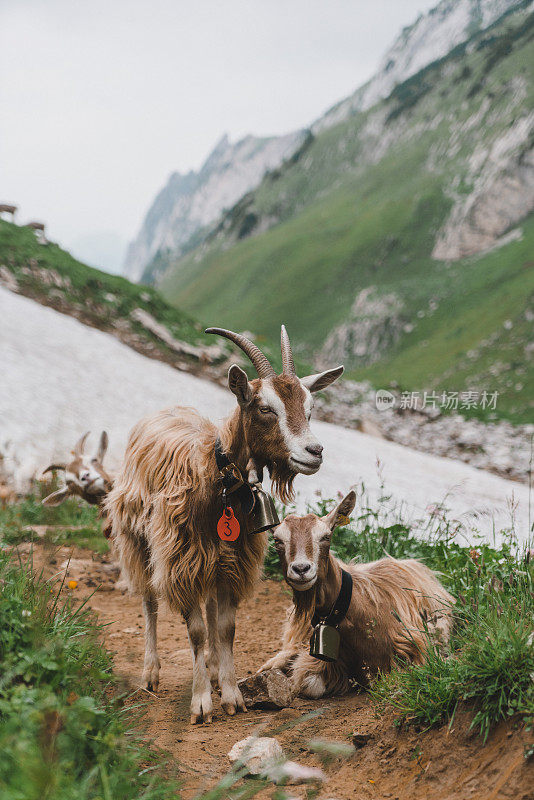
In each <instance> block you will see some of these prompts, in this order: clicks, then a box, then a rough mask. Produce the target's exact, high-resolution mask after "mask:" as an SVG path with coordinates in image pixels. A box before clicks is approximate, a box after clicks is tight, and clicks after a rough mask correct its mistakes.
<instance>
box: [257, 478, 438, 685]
mask: <svg viewBox="0 0 534 800" xmlns="http://www.w3.org/2000/svg"><path fill="white" fill-rule="evenodd" d="M355 502H356V495H355V494H354V492H350V493H349V494H348V495H347V496H346V497H345V498H344V499H343V500H342V501H341V503H340V504H339V505H338V506H337V507H336V508H335V509H334V510H333V511H331V512H330V514H328V515H327V516H325V517H317V516H316V515H315V514H308V515H307V516H305V517H297V516H294V515H290V516H288V517H286V518H285V520H284V521H283V522H282V523H281V525H279V526H278V527H277V528H276V529H275V531H274V543H275V546H276V549H277V551H278V555H279V558H280V563H281V566H282V572H283V574H284V577H285V579H286V581H287V583H288V584H289V585H290V586H291V588H292V589H293V609H292V611H291V613H290V615H289V617H288V621H287V622H286V625H285V628H284V633H283V639H282V650H281V651H280V652H279V653H278V654H277V655H275V656H274V657H273V658H271V659H269V661H267V662H266V663H265V664H264V665H263V666H262V667H261V669H260V670H259V671H260V672H261V671H263V670H265V669H272V668H274V667H277V668H279V669H283V670H289V669H290V670H291V675H292V680H293V686H294V689H295V691H296V692H297V693H299V694H302V695H304V696H306V697H313V698H317V697H323V696H324V695H327V694H345V693H346V692H347V691H348V690H349V688H350V680H351V679H353V680H356V681H357V682H358V683H359V684H361V685H365V684H366V683H368V681H369V679H370V678H371V677H372V676H374V675H376V674H377V673H378V672H379V671H381V672H384V671H389V670H390V669H391V668H392V667H393V665H394V664H395V662H396V660H398V659H403V660H406V661H410V662H412V663H415V664H418V663H421V662H422V660H423V658H424V654H425V652H426V650H427V649H428V647H429V644H430V639H429V635H430V637H432V638H435V639H436V640H437V641H438V642H441V643H446V642H447V641H448V639H449V634H450V629H451V625H452V613H451V608H452V604H453V602H454V600H453V598H452V597H451V595H450V594H449V593H448V592H447V591H446V590H445V589H444V588H443V586H442V585H441V584H440V583H439V581H438V580H437V578H436V577H435V575H434V574H433V573H432V572H431V571H430V570H429V569H428V567H425V566H424V564H421V563H420V562H419V561H415V560H414V559H406V560H397V559H395V558H391V557H387V558H382V559H380V560H379V561H372V562H371V563H369V564H353V563H350V564H345V563H343V562H342V561H340V560H339V559H338V558H336V557H335V556H333V555H332V553H331V552H330V538H331V536H332V531H333V530H334V528H335V527H336V525H338V524H339V519H340V517H345V516H348V515H349V514H350V513H351V511H352V509H353V508H354V504H355ZM343 571H346V572H348V573H349V574H350V576H351V577H352V595H350V594H349V597H350V605H349V607H348V611H347V612H346V614H345V616H344V618H343V619H342V620H341V622H340V623H339V625H338V629H339V634H340V640H341V641H340V651H339V657H338V658H337V660H336V661H334V662H326V661H322V660H318V659H316V658H314V657H313V656H311V655H309V653H307V652H304V651H303V644H306V645H307V644H308V642H309V640H310V636H311V634H312V625H311V620H312V616H313V615H314V614H315V615H316V619H325V618H327V617H328V616H329V615H330V613H331V611H332V609H333V608H334V607H335V604H336V602H337V599H338V597H339V596H340V590H341V584H342V572H343ZM349 585H350V581H349ZM349 592H350V590H349Z"/></svg>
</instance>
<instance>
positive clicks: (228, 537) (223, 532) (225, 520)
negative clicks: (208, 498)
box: [217, 506, 240, 542]
mask: <svg viewBox="0 0 534 800" xmlns="http://www.w3.org/2000/svg"><path fill="white" fill-rule="evenodd" d="M239 531H240V527H239V522H238V520H237V519H236V518H235V516H234V512H233V511H232V507H231V506H227V507H226V508H225V509H224V510H223V513H222V514H221V516H220V517H219V521H218V523H217V533H218V534H219V539H222V541H223V542H235V540H236V539H238V538H239Z"/></svg>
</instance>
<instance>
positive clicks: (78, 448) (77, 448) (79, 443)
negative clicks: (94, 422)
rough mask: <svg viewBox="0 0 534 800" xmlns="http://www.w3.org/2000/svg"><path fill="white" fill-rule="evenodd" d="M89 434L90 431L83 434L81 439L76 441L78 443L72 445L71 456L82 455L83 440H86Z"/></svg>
mask: <svg viewBox="0 0 534 800" xmlns="http://www.w3.org/2000/svg"><path fill="white" fill-rule="evenodd" d="M90 433H91V431H87V433H84V435H83V436H82V437H81V439H78V441H77V442H76V444H75V445H74V450H73V451H72V452H73V455H75V456H81V455H83V449H84V447H85V440H86V439H87V437H88V436H89V434H90Z"/></svg>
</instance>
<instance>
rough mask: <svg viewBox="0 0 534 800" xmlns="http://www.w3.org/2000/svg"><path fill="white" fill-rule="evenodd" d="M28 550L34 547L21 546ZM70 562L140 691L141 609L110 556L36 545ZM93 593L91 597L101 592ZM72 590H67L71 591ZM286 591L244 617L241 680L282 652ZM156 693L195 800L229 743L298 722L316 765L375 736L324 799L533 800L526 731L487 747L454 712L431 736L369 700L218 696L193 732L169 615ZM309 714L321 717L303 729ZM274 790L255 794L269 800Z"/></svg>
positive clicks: (339, 770)
mask: <svg viewBox="0 0 534 800" xmlns="http://www.w3.org/2000/svg"><path fill="white" fill-rule="evenodd" d="M22 549H23V550H27V546H25V545H23V546H22ZM69 556H71V557H72V560H71V565H70V567H69V570H68V578H69V579H75V580H77V581H78V586H77V587H76V589H75V590H73V593H74V595H75V596H76V597H77V598H79V599H82V598H85V597H87V596H88V595H89V594H90V593H91V592H94V594H93V596H92V597H91V598H90V600H89V605H90V606H91V608H92V609H94V611H95V612H96V613H97V614H98V616H99V618H100V620H101V621H102V622H103V623H105V624H106V627H105V629H104V630H105V641H106V645H107V647H108V649H109V650H110V651H111V652H112V653H113V656H114V663H115V670H116V672H117V673H118V674H119V675H121V676H123V677H124V679H125V681H126V682H127V684H128V686H129V687H130V688H132V689H134V688H135V687H140V686H141V682H140V677H141V671H142V664H143V618H142V614H141V608H140V602H139V601H138V600H137V599H135V598H132V597H129V596H128V595H127V594H123V593H122V592H121V591H120V590H119V589H117V588H116V586H115V582H114V581H115V577H116V574H115V573H114V571H113V569H112V568H110V557H109V556H104V557H100V556H95V554H93V553H90V552H89V551H81V550H75V551H74V552H73V548H66V547H63V548H59V549H56V550H53V551H51V550H46V549H45V548H44V547H43V546H41V545H36V546H35V553H34V562H35V563H36V565H37V566H39V567H40V566H43V567H44V569H45V572H46V573H47V574H48V575H51V574H53V573H60V572H61V574H63V573H64V569H62V565H63V564H64V562H65V560H66V559H68V558H69ZM95 588H96V591H95ZM65 591H67V590H65ZM288 604H289V594H288V592H287V589H286V587H285V585H284V584H281V583H277V582H274V581H265V582H264V583H262V584H261V585H260V586H259V588H258V591H257V592H256V595H255V596H254V597H253V598H252V599H251V600H249V601H248V602H247V603H245V604H244V605H243V606H242V607H241V609H240V611H239V613H238V621H237V631H236V642H235V657H236V670H237V674H238V676H239V677H244V676H246V675H247V674H250V673H251V672H253V671H254V670H256V669H257V668H258V666H260V665H261V663H262V662H263V661H264V660H265V659H266V658H267V657H269V656H271V655H273V654H274V653H275V652H276V651H277V649H278V642H279V636H280V631H281V626H282V621H283V618H284V612H285V609H286V607H287V605H288ZM158 632H159V653H160V660H161V665H162V669H161V676H160V681H161V682H160V690H159V691H158V694H157V696H155V695H154V696H150V695H149V694H148V693H147V692H145V691H144V690H142V689H139V692H140V695H142V698H143V700H148V701H149V703H148V709H147V715H146V725H147V728H146V730H147V736H148V737H149V738H150V739H151V740H153V741H154V743H155V744H156V745H157V746H159V747H161V748H163V749H164V750H167V751H168V752H169V753H170V754H171V756H172V758H173V760H175V762H176V763H177V766H178V769H179V771H180V773H181V775H182V778H183V782H184V789H183V796H184V798H186V800H190V798H193V797H195V796H196V795H197V793H199V792H200V791H201V790H203V789H206V788H208V787H210V786H213V784H214V783H215V782H216V780H217V779H218V778H220V777H221V776H222V775H224V773H225V772H226V771H227V770H228V768H229V762H228V759H227V753H228V751H229V750H230V748H231V746H232V745H233V744H234V742H236V741H238V740H239V739H242V738H244V737H245V736H248V735H250V734H251V733H252V732H254V731H256V730H258V729H260V730H261V731H262V732H263V734H264V735H269V734H272V733H273V732H275V731H277V729H279V728H280V727H282V726H284V724H286V723H297V724H295V725H294V726H288V727H286V729H285V730H282V731H279V732H277V733H276V736H277V738H278V740H279V741H280V743H281V745H282V747H283V748H284V751H285V753H286V755H287V756H288V757H289V758H293V759H295V760H297V761H299V762H301V763H303V764H307V765H310V766H321V764H320V761H319V759H318V756H316V755H314V754H313V753H311V752H310V751H309V749H308V748H307V742H309V741H310V740H311V739H313V738H324V739H331V740H337V741H345V742H347V741H350V738H351V735H352V733H353V732H358V733H366V734H371V738H370V740H369V742H368V743H367V744H366V745H365V746H364V747H362V748H361V749H359V750H357V751H356V753H355V754H354V756H352V757H351V758H349V759H348V760H343V761H341V760H336V761H334V762H332V763H331V764H329V765H328V766H326V768H325V771H326V772H327V775H328V782H327V783H326V784H325V786H324V787H323V789H322V790H321V792H320V795H319V797H320V798H337V799H338V800H345V799H346V800H353V799H354V800H360V799H361V800H364V799H365V800H368V799H372V798H391V799H392V800H393V799H394V798H397V799H398V800H448V799H449V798H451V800H468V798H469V799H471V798H477V800H478V798H480V800H504V799H505V798H514V800H532V799H533V798H534V766H533V765H532V761H531V762H530V763H527V762H526V761H525V759H524V757H523V749H524V746H525V744H527V742H529V741H532V736H531V734H528V733H527V732H526V731H525V730H524V729H523V728H521V727H519V728H516V727H514V726H513V725H512V724H510V723H506V724H502V725H500V726H498V727H497V729H496V730H495V731H493V733H492V734H491V736H490V737H489V740H488V742H487V744H486V745H485V746H483V745H482V742H481V740H480V738H479V737H478V736H476V735H474V734H472V733H469V731H468V727H469V716H468V715H467V713H461V714H459V715H458V717H457V719H456V721H455V724H454V727H453V729H452V730H451V731H448V730H447V728H446V727H444V728H442V729H440V730H432V731H428V732H425V733H417V732H415V731H414V730H413V729H405V730H399V729H398V728H397V727H396V726H395V725H394V720H393V719H392V718H390V717H381V718H380V719H376V718H375V717H374V715H373V712H372V709H371V707H370V703H369V699H368V697H367V696H366V695H365V694H353V695H350V696H348V697H344V698H337V699H336V698H330V699H327V700H321V701H315V702H313V701H305V700H301V699H297V700H295V701H294V703H293V706H292V707H291V708H289V709H285V710H283V711H278V712H266V711H249V712H248V713H247V714H239V715H238V716H237V717H233V718H230V717H227V716H226V715H225V714H224V713H223V712H222V709H221V707H220V704H219V702H218V699H215V704H214V721H213V724H212V725H200V726H191V725H190V723H189V702H190V697H191V679H192V668H191V658H190V652H189V645H188V640H187V633H186V627H185V624H184V623H183V622H182V620H181V619H179V618H177V617H176V615H174V614H171V613H170V612H169V611H168V610H167V609H165V608H163V609H162V610H161V613H160V619H159V626H158ZM311 711H315V712H317V711H320V714H318V716H315V717H313V718H311V719H306V720H304V721H300V722H298V720H299V718H300V717H302V716H303V715H305V714H308V713H309V712H311ZM288 791H289V794H290V795H291V796H292V797H295V798H304V797H306V792H305V789H304V787H302V786H297V787H291V788H290V789H289V788H288ZM271 794H272V790H270V791H269V792H263V793H262V794H261V795H260V797H270V796H271Z"/></svg>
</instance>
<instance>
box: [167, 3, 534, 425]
mask: <svg viewBox="0 0 534 800" xmlns="http://www.w3.org/2000/svg"><path fill="white" fill-rule="evenodd" d="M529 6H532V4H531V3H523V4H521V8H520V10H519V11H517V12H516V13H514V14H509V15H507V16H506V17H505V18H504V19H503V20H501V21H499V22H498V23H496V24H495V25H493V26H492V27H491V28H490V29H488V30H487V31H485V32H483V33H481V34H477V35H476V36H474V37H472V38H471V39H470V40H469V42H467V43H464V44H462V45H459V46H458V47H456V48H455V49H454V50H453V51H452V53H451V54H449V55H448V56H447V57H445V58H443V59H441V60H440V61H438V62H435V63H433V64H431V65H429V66H428V67H426V68H425V69H424V70H422V71H421V72H419V73H418V74H417V75H415V76H413V77H412V78H410V79H408V80H407V81H406V82H404V83H402V84H399V85H398V86H396V87H395V89H394V90H393V92H392V94H391V95H390V97H389V98H387V99H386V100H385V101H382V102H380V103H379V104H377V105H376V106H374V107H373V108H372V109H369V110H368V111H366V112H362V113H360V114H357V115H355V116H352V117H349V118H348V119H347V120H345V121H344V122H342V123H340V124H338V125H335V126H333V127H330V128H328V129H326V130H324V131H322V132H320V133H318V134H317V135H314V136H309V137H308V138H307V139H306V141H305V142H304V144H303V145H302V147H301V148H300V150H299V151H297V153H296V154H295V155H294V156H293V158H292V159H291V160H290V162H287V163H286V164H285V165H284V166H283V167H282V168H280V169H279V170H276V171H273V172H271V173H270V174H269V175H267V176H266V178H265V179H264V180H263V181H262V183H261V184H260V186H259V187H258V189H256V190H255V191H254V192H252V193H250V194H249V195H248V196H247V197H245V198H243V200H242V201H241V202H240V203H238V204H237V205H236V206H235V207H234V209H232V210H231V211H230V212H229V213H228V214H226V215H225V216H224V218H223V219H222V220H221V222H220V224H219V225H218V227H217V228H216V230H215V232H214V233H212V235H211V237H209V238H208V240H207V241H206V242H205V243H204V244H203V245H202V246H201V247H199V248H198V249H197V250H196V251H194V252H192V253H191V254H189V255H188V256H186V257H185V258H184V259H181V260H180V261H179V262H178V263H176V265H174V267H172V268H170V269H169V270H168V271H167V273H166V275H165V276H164V278H163V280H162V281H161V289H162V291H163V292H164V293H165V294H166V296H168V297H169V298H170V299H171V300H172V301H173V302H178V303H180V304H181V305H182V306H183V307H185V308H187V309H188V310H190V311H192V312H194V313H195V314H197V315H198V316H200V317H202V318H203V319H208V318H214V317H217V319H219V320H221V322H222V324H226V325H230V326H234V327H237V328H239V327H250V319H251V318H252V319H254V331H255V332H256V333H259V334H262V335H265V336H267V337H274V336H275V335H276V331H277V328H278V326H279V324H280V322H281V321H285V322H287V323H288V324H289V323H291V329H290V332H291V334H292V337H293V339H294V340H295V341H296V342H297V343H299V344H300V348H301V354H302V355H303V356H304V357H310V356H315V358H316V360H317V361H318V362H319V363H321V362H323V361H324V360H331V359H332V358H335V357H337V358H343V359H344V360H345V361H346V362H347V363H348V364H349V366H351V367H352V370H353V374H354V375H356V376H358V377H361V376H364V377H367V378H369V379H371V380H373V381H376V380H379V381H380V383H381V384H382V385H383V384H384V383H386V384H387V383H389V382H390V381H395V382H396V383H397V384H399V385H400V386H401V387H403V388H406V389H410V390H412V389H414V390H415V389H418V390H419V389H420V390H423V389H430V388H436V389H442V390H445V389H452V390H454V389H456V390H461V389H465V388H472V385H471V382H475V383H476V385H477V388H479V389H481V390H482V389H485V388H488V389H489V388H493V389H494V390H498V391H500V392H501V393H502V394H503V396H502V398H501V400H500V408H499V409H498V411H499V412H500V413H503V414H505V415H507V416H510V417H511V418H513V419H516V420H527V421H528V420H529V419H530V417H531V414H532V412H531V410H530V409H531V408H532V398H533V396H534V387H533V385H532V371H531V355H532V351H531V350H529V348H528V345H527V341H528V336H529V330H530V328H531V321H532V320H531V317H530V315H531V313H532V311H531V305H532V291H533V290H534V273H533V270H532V268H531V267H532V261H531V252H532V244H533V243H534V229H533V225H534V223H533V221H532V218H531V217H529V216H528V215H529V212H530V211H531V210H532V209H533V208H534V156H533V150H532V147H533V142H534V112H533V110H532V109H533V108H534V75H533V72H534V58H533V36H534V24H533V15H532V14H530V13H529V9H528V7H529ZM244 219H247V220H248V229H249V232H250V233H252V234H254V235H251V236H249V237H248V238H245V239H243V238H240V235H239V232H240V230H242V225H243V220H244ZM521 220H524V223H523V224H522V227H521V229H517V230H514V228H513V226H514V225H516V224H517V223H518V222H519V221H521ZM268 226H270V229H269V230H267V231H265V228H266V227H268ZM503 234H507V235H508V238H503V239H502V240H501V239H500V238H499V237H502V236H503ZM496 243H499V244H500V245H502V247H501V249H500V250H499V251H497V252H493V253H492V252H488V253H486V254H483V253H482V254H480V253H481V251H483V250H484V249H487V248H489V247H491V246H494V245H495V244H496ZM476 253H479V255H478V256H476V257H475V254H476ZM432 256H434V257H432ZM458 259H460V260H458ZM529 304H530V306H529ZM325 342H326V345H325ZM495 362H497V363H495ZM514 368H515V369H516V370H517V371H518V375H517V376H514V375H513V374H512V370H513V369H514ZM495 373H498V374H495ZM484 382H486V383H484ZM375 385H376V384H375Z"/></svg>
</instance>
